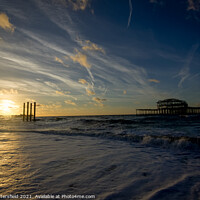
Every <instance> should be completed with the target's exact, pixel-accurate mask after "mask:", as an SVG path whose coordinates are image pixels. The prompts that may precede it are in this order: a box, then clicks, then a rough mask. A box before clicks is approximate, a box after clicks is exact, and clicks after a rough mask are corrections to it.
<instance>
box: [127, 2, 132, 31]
mask: <svg viewBox="0 0 200 200" xmlns="http://www.w3.org/2000/svg"><path fill="white" fill-rule="evenodd" d="M129 8H130V13H129V18H128V24H127V28H128V27H129V26H130V23H131V17H132V12H133V6H132V1H131V0H129Z"/></svg>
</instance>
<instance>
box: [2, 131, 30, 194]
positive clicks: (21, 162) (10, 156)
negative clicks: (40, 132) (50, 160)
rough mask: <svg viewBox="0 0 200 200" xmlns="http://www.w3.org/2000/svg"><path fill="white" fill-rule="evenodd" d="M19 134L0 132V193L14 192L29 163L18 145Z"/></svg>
mask: <svg viewBox="0 0 200 200" xmlns="http://www.w3.org/2000/svg"><path fill="white" fill-rule="evenodd" d="M19 141H20V135H18V134H16V133H1V135H0V169H1V170H0V188H1V194H4V195H8V194H9V193H10V194H11V193H12V194H14V193H15V191H17V190H18V189H19V187H20V182H21V180H23V179H24V178H26V177H25V173H24V170H26V169H27V167H28V166H29V165H30V164H29V163H28V160H27V159H26V155H25V154H23V153H22V151H21V146H20V145H19Z"/></svg>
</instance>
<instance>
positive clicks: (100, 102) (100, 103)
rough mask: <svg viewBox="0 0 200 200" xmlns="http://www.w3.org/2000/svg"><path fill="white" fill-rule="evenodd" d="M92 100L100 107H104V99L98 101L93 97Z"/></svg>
mask: <svg viewBox="0 0 200 200" xmlns="http://www.w3.org/2000/svg"><path fill="white" fill-rule="evenodd" d="M92 100H93V101H95V102H97V103H98V105H100V106H104V105H103V103H102V102H104V101H106V99H100V98H98V97H93V98H92Z"/></svg>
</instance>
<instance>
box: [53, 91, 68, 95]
mask: <svg viewBox="0 0 200 200" xmlns="http://www.w3.org/2000/svg"><path fill="white" fill-rule="evenodd" d="M56 94H58V95H66V94H70V92H61V91H56Z"/></svg>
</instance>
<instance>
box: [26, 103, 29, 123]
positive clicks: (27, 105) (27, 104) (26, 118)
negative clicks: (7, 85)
mask: <svg viewBox="0 0 200 200" xmlns="http://www.w3.org/2000/svg"><path fill="white" fill-rule="evenodd" d="M28 112H29V102H27V115H26V121H28Z"/></svg>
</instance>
